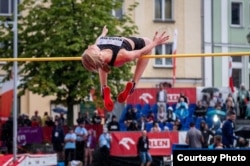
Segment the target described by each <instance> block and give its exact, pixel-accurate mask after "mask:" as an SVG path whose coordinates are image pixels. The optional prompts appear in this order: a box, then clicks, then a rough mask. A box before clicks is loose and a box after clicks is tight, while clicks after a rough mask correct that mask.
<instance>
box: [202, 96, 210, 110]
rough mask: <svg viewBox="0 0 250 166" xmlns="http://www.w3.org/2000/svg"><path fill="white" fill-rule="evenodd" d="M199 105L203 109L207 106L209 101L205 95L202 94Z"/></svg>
mask: <svg viewBox="0 0 250 166" xmlns="http://www.w3.org/2000/svg"><path fill="white" fill-rule="evenodd" d="M201 105H202V106H203V107H205V108H207V107H208V106H209V99H208V97H207V95H206V94H203V96H202V99H201Z"/></svg>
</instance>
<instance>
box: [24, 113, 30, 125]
mask: <svg viewBox="0 0 250 166" xmlns="http://www.w3.org/2000/svg"><path fill="white" fill-rule="evenodd" d="M23 126H24V127H30V126H31V120H30V119H29V117H28V115H23Z"/></svg>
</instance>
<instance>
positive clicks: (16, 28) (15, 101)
mask: <svg viewBox="0 0 250 166" xmlns="http://www.w3.org/2000/svg"><path fill="white" fill-rule="evenodd" d="M13 2H14V4H13V5H14V12H13V15H14V20H13V33H14V35H13V36H14V39H13V49H14V50H13V57H14V58H17V51H18V48H17V42H18V37H17V36H18V26H17V25H18V23H17V22H18V19H17V15H18V12H17V5H18V1H17V0H15V1H13ZM13 68H14V97H13V98H14V99H13V100H14V105H13V107H14V109H13V160H14V161H16V160H17V81H18V80H17V79H18V74H17V73H18V68H17V61H15V62H14V63H13Z"/></svg>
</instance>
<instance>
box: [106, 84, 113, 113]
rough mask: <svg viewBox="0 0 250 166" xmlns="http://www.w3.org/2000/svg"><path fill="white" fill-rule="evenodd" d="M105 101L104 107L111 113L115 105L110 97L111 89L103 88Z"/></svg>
mask: <svg viewBox="0 0 250 166" xmlns="http://www.w3.org/2000/svg"><path fill="white" fill-rule="evenodd" d="M103 99H104V107H105V108H106V110H107V111H109V112H111V111H113V109H114V103H113V101H112V99H111V97H110V88H109V87H107V86H106V87H104V88H103Z"/></svg>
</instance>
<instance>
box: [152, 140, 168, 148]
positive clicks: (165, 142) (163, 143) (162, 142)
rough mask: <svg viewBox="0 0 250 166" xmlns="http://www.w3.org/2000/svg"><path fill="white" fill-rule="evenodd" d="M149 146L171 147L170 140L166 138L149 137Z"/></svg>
mask: <svg viewBox="0 0 250 166" xmlns="http://www.w3.org/2000/svg"><path fill="white" fill-rule="evenodd" d="M149 148H152V149H164V148H170V140H169V139H165V138H162V139H160V138H159V139H149Z"/></svg>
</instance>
